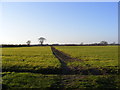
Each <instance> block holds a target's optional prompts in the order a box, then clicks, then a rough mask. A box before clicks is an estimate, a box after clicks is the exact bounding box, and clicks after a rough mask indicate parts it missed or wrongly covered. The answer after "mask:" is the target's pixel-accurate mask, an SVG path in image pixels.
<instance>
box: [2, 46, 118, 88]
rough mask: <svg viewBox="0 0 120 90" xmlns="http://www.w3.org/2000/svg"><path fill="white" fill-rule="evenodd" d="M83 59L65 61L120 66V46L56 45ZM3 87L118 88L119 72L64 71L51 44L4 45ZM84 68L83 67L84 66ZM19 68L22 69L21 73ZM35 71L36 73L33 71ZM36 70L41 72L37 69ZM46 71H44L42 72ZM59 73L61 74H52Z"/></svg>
mask: <svg viewBox="0 0 120 90" xmlns="http://www.w3.org/2000/svg"><path fill="white" fill-rule="evenodd" d="M56 48H57V49H58V50H61V51H63V52H65V53H67V54H69V55H70V56H71V57H75V58H79V59H81V60H83V61H82V62H81V61H73V62H69V61H65V62H66V63H67V66H68V67H71V66H72V67H83V69H84V70H88V69H90V68H99V70H100V69H108V70H111V71H113V72H115V70H117V67H116V66H118V47H117V46H56ZM2 68H3V72H2V79H3V82H2V84H3V89H5V88H9V89H13V88H41V89H43V88H68V89H74V88H76V89H80V88H98V89H101V88H118V87H119V86H120V80H119V79H118V75H116V73H115V74H108V75H91V73H90V74H88V75H60V71H59V70H60V68H61V63H60V62H59V60H58V59H57V58H55V56H54V55H53V54H52V51H51V49H50V47H48V46H42V47H16V48H15V47H14V48H2ZM81 69H82V68H80V70H81ZM18 72H19V73H18ZM33 72H35V73H33ZM36 72H39V74H38V73H36ZM41 72H42V73H45V74H40V73H41ZM49 73H58V74H49Z"/></svg>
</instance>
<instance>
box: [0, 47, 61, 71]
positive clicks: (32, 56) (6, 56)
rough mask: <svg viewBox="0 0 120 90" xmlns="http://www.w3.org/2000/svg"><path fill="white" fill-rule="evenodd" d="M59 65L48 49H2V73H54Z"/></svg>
mask: <svg viewBox="0 0 120 90" xmlns="http://www.w3.org/2000/svg"><path fill="white" fill-rule="evenodd" d="M60 66H61V63H60V62H59V60H57V58H55V56H54V55H53V54H52V52H51V49H50V47H17V48H3V49H2V69H3V71H18V72H19V71H21V72H23V71H26V72H43V73H44V72H46V73H47V72H48V73H51V72H56V71H58V70H59V68H60Z"/></svg>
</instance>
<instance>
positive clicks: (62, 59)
mask: <svg viewBox="0 0 120 90" xmlns="http://www.w3.org/2000/svg"><path fill="white" fill-rule="evenodd" d="M51 50H52V52H53V54H54V55H55V56H56V58H58V59H59V61H60V62H61V74H75V72H74V70H73V69H71V68H69V67H68V66H67V64H66V63H65V61H69V62H71V61H75V60H79V59H76V58H72V57H70V56H69V55H67V54H65V53H63V52H61V51H59V50H57V49H56V48H54V47H51ZM79 61H81V60H79Z"/></svg>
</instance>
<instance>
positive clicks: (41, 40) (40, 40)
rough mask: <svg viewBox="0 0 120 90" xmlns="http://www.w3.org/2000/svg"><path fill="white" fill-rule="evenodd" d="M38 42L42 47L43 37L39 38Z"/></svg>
mask: <svg viewBox="0 0 120 90" xmlns="http://www.w3.org/2000/svg"><path fill="white" fill-rule="evenodd" d="M38 40H39V42H40V44H41V45H43V42H44V41H45V40H46V39H45V38H44V37H40V38H38Z"/></svg>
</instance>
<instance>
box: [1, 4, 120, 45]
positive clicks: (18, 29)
mask: <svg viewBox="0 0 120 90" xmlns="http://www.w3.org/2000/svg"><path fill="white" fill-rule="evenodd" d="M0 6H1V7H0V8H1V9H0V10H1V11H0V17H2V22H1V23H0V26H1V29H0V43H1V44H25V43H26V41H27V40H31V42H32V44H38V38H39V37H41V36H42V37H45V38H46V39H47V41H46V42H45V43H81V42H84V43H94V42H100V41H102V40H105V41H108V42H109V43H112V42H117V40H118V3H117V2H2V3H0ZM1 15H2V16H1Z"/></svg>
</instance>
